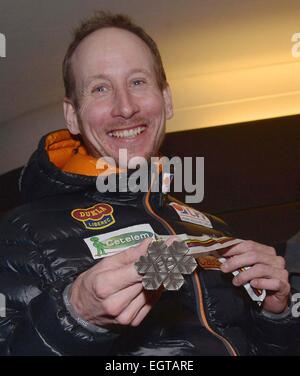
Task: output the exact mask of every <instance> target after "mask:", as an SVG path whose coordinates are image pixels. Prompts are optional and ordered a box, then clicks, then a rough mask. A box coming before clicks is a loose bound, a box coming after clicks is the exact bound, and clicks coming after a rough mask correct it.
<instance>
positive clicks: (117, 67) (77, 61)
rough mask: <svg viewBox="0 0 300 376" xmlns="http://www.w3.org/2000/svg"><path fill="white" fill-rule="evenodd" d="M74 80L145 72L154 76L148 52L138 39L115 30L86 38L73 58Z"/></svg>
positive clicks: (111, 29)
mask: <svg viewBox="0 0 300 376" xmlns="http://www.w3.org/2000/svg"><path fill="white" fill-rule="evenodd" d="M72 67H73V72H74V74H75V78H77V77H78V76H80V78H81V79H84V78H86V77H87V76H90V75H93V74H108V75H109V74H116V73H124V72H126V70H129V69H131V70H134V69H135V70H138V69H141V68H142V69H146V70H149V71H150V73H154V59H153V56H152V53H151V51H150V48H149V47H148V46H147V44H146V43H145V42H144V41H143V40H142V39H141V38H139V37H138V36H137V35H135V34H133V33H131V32H130V31H127V30H123V29H118V28H104V29H101V30H97V31H95V32H93V33H92V34H90V35H89V36H87V37H86V38H85V39H83V41H82V42H81V43H80V44H79V45H78V47H77V49H76V50H75V52H74V54H73V56H72Z"/></svg>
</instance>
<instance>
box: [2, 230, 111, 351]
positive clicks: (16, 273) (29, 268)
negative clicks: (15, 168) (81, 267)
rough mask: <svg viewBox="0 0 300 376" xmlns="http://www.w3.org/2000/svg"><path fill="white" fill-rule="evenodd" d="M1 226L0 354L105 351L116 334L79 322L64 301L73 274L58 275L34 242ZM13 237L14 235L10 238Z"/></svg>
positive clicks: (108, 348) (73, 277)
mask: <svg viewBox="0 0 300 376" xmlns="http://www.w3.org/2000/svg"><path fill="white" fill-rule="evenodd" d="M4 230H5V226H4V227H3V226H0V294H1V295H0V298H1V299H0V305H2V306H0V308H1V310H0V312H1V315H0V355H105V354H107V353H108V352H109V350H110V347H111V345H112V344H113V342H114V340H115V338H116V337H117V336H118V335H117V334H116V333H113V332H111V331H109V330H106V329H103V330H101V329H99V331H98V332H97V333H94V332H91V331H89V330H88V329H86V328H84V327H83V326H82V325H80V324H78V322H76V320H74V318H73V317H72V316H71V315H70V313H69V311H68V310H67V308H66V306H65V304H64V301H63V291H64V289H65V287H66V286H67V285H68V284H70V283H71V282H72V280H74V279H75V277H76V276H72V277H69V278H67V279H63V280H57V279H55V278H53V276H51V273H50V271H48V270H47V266H46V265H45V264H46V263H45V262H43V260H42V259H41V256H40V255H39V252H38V250H37V249H36V245H35V244H34V243H33V242H31V241H30V239H27V238H26V236H24V233H23V234H22V233H21V232H19V231H18V234H17V233H16V229H14V232H15V238H14V239H16V240H8V239H4V236H3V234H4V233H5V231H4ZM10 239H12V238H10Z"/></svg>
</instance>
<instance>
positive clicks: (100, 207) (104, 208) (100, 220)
mask: <svg viewBox="0 0 300 376" xmlns="http://www.w3.org/2000/svg"><path fill="white" fill-rule="evenodd" d="M113 211H114V209H113V208H112V207H111V206H110V205H108V204H96V205H94V206H91V207H89V208H84V209H74V210H73V211H72V212H71V216H72V217H73V218H74V219H76V220H77V221H80V222H83V224H84V226H85V227H86V228H87V229H89V230H99V229H102V228H105V227H108V226H110V225H112V224H114V223H115V219H114V217H113Z"/></svg>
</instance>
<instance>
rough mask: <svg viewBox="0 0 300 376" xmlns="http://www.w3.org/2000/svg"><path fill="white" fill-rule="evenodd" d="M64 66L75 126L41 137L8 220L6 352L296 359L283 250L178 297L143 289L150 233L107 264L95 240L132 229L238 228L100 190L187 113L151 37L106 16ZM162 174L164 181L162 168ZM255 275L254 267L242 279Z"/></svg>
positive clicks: (201, 276) (207, 278)
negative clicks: (109, 161) (107, 164)
mask: <svg viewBox="0 0 300 376" xmlns="http://www.w3.org/2000/svg"><path fill="white" fill-rule="evenodd" d="M63 70H64V82H65V88H66V97H65V100H64V115H65V120H66V125H67V127H68V131H67V130H62V131H57V132H53V133H51V134H50V135H47V136H45V137H44V138H43V139H42V140H41V142H40V145H39V148H38V150H37V151H36V152H35V154H34V155H33V156H32V158H31V159H30V161H29V163H28V165H27V166H26V167H25V169H24V171H23V174H22V178H21V190H22V193H23V195H24V197H25V199H26V200H27V201H29V203H27V204H26V205H24V206H22V207H20V208H17V209H15V210H14V211H13V212H12V213H9V214H8V215H7V216H6V217H5V219H4V220H3V221H2V224H1V230H0V231H1V232H0V239H1V253H0V258H1V259H0V265H1V275H0V278H1V284H0V286H1V292H2V293H3V294H4V295H5V296H6V303H7V310H6V311H7V312H6V317H5V318H3V319H2V320H1V324H0V333H1V337H0V338H1V342H0V345H1V351H2V354H7V355H27V354H29V355H126V354H129V355H249V354H252V355H254V354H284V353H286V352H287V349H288V341H289V340H290V339H291V337H290V333H293V330H294V328H295V323H294V322H293V319H292V317H291V314H290V309H289V294H290V285H289V282H288V273H287V271H286V270H285V266H284V260H283V259H282V258H281V257H278V256H276V252H275V250H274V249H273V248H270V247H267V246H264V245H261V244H258V243H254V242H251V241H244V242H241V243H240V244H237V245H235V246H233V247H231V248H228V249H227V250H226V251H225V252H224V254H223V256H224V257H226V259H227V261H226V263H225V264H223V265H222V266H221V268H218V267H217V268H214V270H208V269H206V268H205V267H204V266H202V267H200V266H199V267H198V268H197V270H196V271H195V272H194V273H193V275H192V276H187V277H186V278H185V282H184V285H183V286H182V288H181V289H180V290H178V291H163V289H162V288H160V289H158V290H154V291H146V290H145V289H144V288H143V285H142V276H141V275H139V274H138V273H137V271H136V268H135V265H134V264H135V262H136V261H137V260H139V258H140V256H142V255H145V254H146V252H147V248H148V246H149V244H150V242H151V239H150V238H149V237H148V238H146V239H145V240H144V241H143V242H140V243H139V244H138V245H137V246H135V247H129V248H127V249H126V250H124V251H123V252H120V253H118V254H115V255H110V256H109V257H105V258H101V259H100V261H99V259H97V258H95V256H94V255H93V252H92V245H91V242H92V243H93V242H94V243H93V244H94V245H95V244H96V243H97V242H99V238H97V237H95V235H97V236H100V237H101V236H104V235H107V236H112V235H113V236H117V235H116V234H121V235H122V231H123V233H131V232H132V228H133V226H137V227H134V228H138V229H139V230H144V229H146V228H147V229H148V230H149V228H151V229H152V230H153V232H155V233H156V234H160V235H175V234H179V233H186V234H189V235H203V234H207V235H213V236H222V235H224V234H228V230H227V227H226V225H225V224H224V223H223V222H222V221H220V220H218V219H217V218H215V217H213V216H209V215H207V216H205V215H200V213H198V212H197V211H189V213H190V214H189V216H190V217H189V220H188V221H187V220H186V219H183V217H182V216H181V215H180V210H181V209H178V207H179V208H183V209H182V210H189V208H187V207H186V206H185V205H183V204H180V203H178V202H177V201H176V200H175V199H173V198H171V197H167V196H166V195H164V194H163V193H162V192H161V191H160V192H158V193H154V192H151V191H150V190H149V191H148V192H147V193H142V192H138V193H133V192H121V190H117V192H107V193H101V192H98V191H97V189H96V177H97V175H98V173H99V171H98V170H97V168H96V162H97V159H98V158H99V157H102V156H109V157H112V158H114V159H115V160H116V161H117V162H120V161H119V159H118V158H119V150H120V149H127V151H128V159H130V158H132V157H136V156H139V157H144V158H146V159H148V160H149V158H150V157H151V156H155V155H157V153H158V150H159V146H160V145H161V142H162V140H163V137H164V133H165V122H166V120H167V119H170V118H171V117H172V115H173V112H172V99H171V93H170V88H169V86H168V84H167V81H166V76H165V73H164V69H163V66H162V62H161V58H160V55H159V52H158V50H157V47H156V45H155V43H154V42H153V40H152V39H151V38H150V37H149V36H148V35H147V34H146V33H145V32H144V31H143V30H142V29H141V28H139V27H138V26H136V25H134V24H132V23H131V22H130V21H129V20H128V19H127V18H126V17H123V16H114V15H110V14H107V13H100V14H98V15H96V16H95V17H93V18H91V19H89V20H88V21H86V22H85V23H83V24H82V25H81V27H80V28H79V29H78V31H77V33H76V34H75V37H74V40H73V42H72V43H71V45H70V46H69V49H68V51H67V54H66V57H65V60H64V65H63ZM119 167H121V168H122V166H119ZM118 173H119V170H118V169H117V170H112V168H110V169H107V170H106V171H102V174H103V175H109V174H118ZM155 178H156V179H160V182H161V179H162V177H161V175H160V174H159V173H157V174H156V176H155ZM160 185H161V184H160ZM176 204H177V206H176ZM191 213H192V214H191ZM197 216H198V217H197ZM195 217H197V218H198V219H199V218H200V217H201V218H202V219H203V221H202V222H201V223H196V221H195ZM149 226H150V227H149ZM118 230H120V231H121V232H118V233H116V231H118ZM150 232H151V231H150ZM143 233H145V232H143ZM101 239H102V238H101ZM129 239H130V238H129ZM173 241H174V237H170V238H168V240H167V241H166V244H167V245H170V244H171V243H172V242H173ZM119 243H120V242H119ZM119 243H118V244H119ZM96 248H97V244H96ZM103 249H104V248H103V244H102V246H101V247H99V250H100V251H99V252H100V254H103V252H104V251H103ZM244 266H252V267H251V268H249V269H247V270H245V271H243V272H242V273H240V274H239V276H237V277H235V278H234V279H232V275H231V272H232V271H235V270H237V269H239V268H241V267H244ZM216 269H217V270H216ZM247 282H250V283H251V285H252V286H253V287H255V288H259V289H266V290H267V297H266V298H265V300H264V302H263V305H262V308H263V309H260V308H258V306H257V305H256V303H254V302H252V301H251V300H250V298H249V297H248V295H247V294H246V292H245V290H244V288H243V287H242V285H244V284H246V283H247ZM287 336H289V337H287Z"/></svg>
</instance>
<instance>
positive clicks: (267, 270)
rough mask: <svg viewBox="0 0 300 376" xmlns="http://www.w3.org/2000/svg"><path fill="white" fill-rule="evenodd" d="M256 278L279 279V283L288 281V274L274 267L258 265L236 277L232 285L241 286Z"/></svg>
mask: <svg viewBox="0 0 300 376" xmlns="http://www.w3.org/2000/svg"><path fill="white" fill-rule="evenodd" d="M256 278H269V279H277V280H278V281H288V272H287V271H286V270H281V269H278V268H274V267H272V266H268V265H264V264H256V265H254V266H252V267H251V268H249V269H247V270H245V271H243V272H241V273H239V274H238V275H237V276H235V277H234V278H233V281H232V283H233V284H234V285H235V286H241V285H244V284H246V283H247V282H249V281H251V280H254V279H256Z"/></svg>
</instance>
